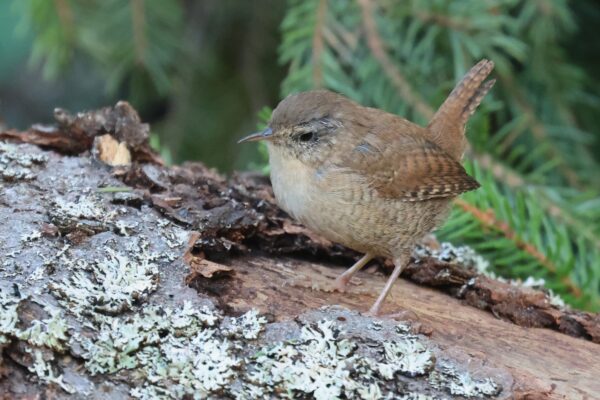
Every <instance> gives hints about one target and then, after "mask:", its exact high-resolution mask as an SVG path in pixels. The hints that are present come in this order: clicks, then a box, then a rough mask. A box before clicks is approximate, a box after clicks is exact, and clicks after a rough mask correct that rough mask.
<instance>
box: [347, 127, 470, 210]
mask: <svg viewBox="0 0 600 400" xmlns="http://www.w3.org/2000/svg"><path fill="white" fill-rule="evenodd" d="M345 158H346V159H345V160H344V162H343V165H345V166H346V167H348V168H349V169H350V170H351V171H352V173H354V174H357V175H360V176H361V180H362V181H363V182H366V183H367V184H368V185H369V186H370V187H371V188H372V189H374V190H375V191H376V192H377V194H378V195H379V196H380V197H383V198H390V199H397V200H401V201H422V200H429V199H437V198H448V197H454V196H458V195H459V194H461V193H464V192H467V191H470V190H474V189H477V188H478V187H479V186H480V185H479V183H478V182H477V181H476V180H475V179H474V178H472V177H470V176H469V175H467V173H466V171H465V169H464V168H463V167H462V165H460V163H459V162H458V161H456V160H455V159H454V158H452V157H451V156H450V155H449V154H447V153H446V152H444V151H443V150H442V149H441V148H439V147H438V146H437V145H435V144H434V143H432V142H430V141H428V140H427V139H425V138H423V137H421V136H419V135H401V134H397V132H393V131H391V132H383V133H382V132H378V133H371V134H368V135H366V136H365V137H364V138H363V140H362V141H360V142H359V143H358V144H357V145H355V146H354V147H353V148H352V149H351V150H350V151H349V152H347V157H345Z"/></svg>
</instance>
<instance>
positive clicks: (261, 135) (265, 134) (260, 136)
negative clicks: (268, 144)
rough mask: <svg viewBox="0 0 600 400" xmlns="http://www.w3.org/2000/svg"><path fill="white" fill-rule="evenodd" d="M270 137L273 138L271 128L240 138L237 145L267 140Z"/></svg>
mask: <svg viewBox="0 0 600 400" xmlns="http://www.w3.org/2000/svg"><path fill="white" fill-rule="evenodd" d="M271 137H273V131H272V130H271V128H267V129H265V130H264V131H261V132H256V133H253V134H251V135H248V136H246V137H244V138H241V139H240V140H238V143H245V142H256V141H257V140H268V139H270V138H271Z"/></svg>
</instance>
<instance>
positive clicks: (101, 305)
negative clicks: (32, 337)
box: [50, 247, 159, 316]
mask: <svg viewBox="0 0 600 400" xmlns="http://www.w3.org/2000/svg"><path fill="white" fill-rule="evenodd" d="M105 251H106V254H107V256H106V258H105V259H103V260H98V261H94V262H92V263H88V262H87V261H85V260H80V262H75V266H76V267H77V268H76V269H75V271H74V272H73V273H72V274H71V275H70V276H69V277H67V278H64V279H62V281H60V282H55V283H53V284H51V285H50V289H51V291H52V292H53V293H54V294H55V295H56V296H57V298H58V299H59V302H61V304H63V305H65V306H66V307H67V308H69V309H70V310H71V311H72V312H73V313H74V314H75V315H78V316H81V315H86V314H88V313H89V312H90V310H91V309H93V310H94V311H96V312H101V313H105V314H118V313H121V312H123V311H125V310H128V309H131V307H132V305H133V304H134V303H139V302H142V301H144V300H145V299H146V298H147V297H148V296H149V295H150V293H152V292H154V291H155V290H156V288H157V287H158V275H159V273H158V265H157V264H156V263H155V262H153V256H152V255H150V254H149V253H148V252H145V251H144V248H139V249H138V252H137V253H135V252H130V253H129V254H122V253H118V252H116V251H114V250H113V249H111V248H109V247H106V248H105Z"/></svg>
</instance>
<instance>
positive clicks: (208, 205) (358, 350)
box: [0, 102, 600, 399]
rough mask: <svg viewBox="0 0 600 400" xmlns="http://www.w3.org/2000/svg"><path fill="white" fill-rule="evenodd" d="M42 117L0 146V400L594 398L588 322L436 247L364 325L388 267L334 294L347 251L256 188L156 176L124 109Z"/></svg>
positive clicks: (139, 128)
mask: <svg viewBox="0 0 600 400" xmlns="http://www.w3.org/2000/svg"><path fill="white" fill-rule="evenodd" d="M57 121H58V125H57V126H56V127H52V128H47V127H35V128H32V129H30V130H29V131H25V132H17V131H6V132H3V133H0V172H1V178H2V180H0V246H1V248H2V251H3V254H4V255H3V259H2V264H0V301H1V306H0V316H1V317H2V318H1V319H0V351H1V355H2V358H1V361H2V362H1V363H0V394H2V395H3V396H4V398H11V399H12V398H37V397H39V396H44V395H45V396H48V397H52V398H106V397H110V398H129V397H131V396H133V397H138V398H153V397H160V396H163V397H164V398H181V397H186V396H188V397H193V396H194V395H195V396H197V397H198V398H207V397H212V398H269V397H271V398H276V397H282V396H285V395H290V396H295V397H297V398H379V397H381V396H386V395H388V396H390V397H392V398H407V399H408V398H414V399H417V398H494V399H496V398H498V399H508V398H519V399H593V398H600V381H598V379H597V377H598V376H600V366H599V364H600V363H599V362H598V361H599V360H600V347H599V343H600V318H599V316H598V315H592V314H588V313H584V312H579V311H573V310H569V309H567V308H564V307H559V306H556V305H553V303H552V301H551V299H550V298H549V296H548V295H547V294H546V293H544V292H541V291H537V290H533V289H530V288H524V287H520V286H515V285H512V284H509V283H503V282H499V281H496V280H493V279H490V278H489V277H486V276H482V275H479V274H478V273H477V272H476V271H475V270H474V269H473V268H472V267H469V266H468V265H467V266H465V265H460V264H459V263H457V262H456V261H455V260H453V257H452V251H454V250H452V251H450V253H451V256H450V257H449V258H445V259H444V260H440V259H439V257H437V258H436V256H435V254H437V253H435V252H433V253H432V254H433V255H434V256H427V254H429V253H428V251H429V250H427V249H428V248H430V247H432V246H433V247H436V246H438V245H437V244H436V243H435V242H432V243H429V244H428V245H424V247H423V249H424V250H422V251H421V252H419V253H418V254H417V256H416V258H415V259H414V260H413V262H412V263H411V265H410V266H409V267H408V268H407V270H406V271H404V272H403V275H402V278H403V279H400V280H399V281H398V282H397V283H396V284H395V285H394V288H393V290H392V293H391V295H390V296H389V299H388V300H387V302H386V305H385V308H384V312H385V313H387V314H388V315H387V316H384V317H382V318H371V317H366V316H363V315H361V312H364V311H366V310H367V309H368V307H369V306H370V305H371V303H372V302H373V301H374V300H375V298H376V296H377V294H378V293H379V291H380V290H381V288H382V287H383V285H384V283H385V276H384V275H385V270H386V268H385V266H386V265H387V261H386V260H378V261H377V262H376V263H373V264H372V265H371V267H370V268H368V269H367V271H365V272H361V273H359V274H358V277H357V278H354V279H353V280H352V282H351V285H350V288H349V290H348V291H347V292H346V293H337V292H333V291H332V290H331V287H332V282H333V280H334V278H335V277H336V276H337V275H338V274H339V273H341V272H342V271H343V269H344V268H345V267H348V266H349V265H350V264H351V263H352V262H353V261H355V260H356V259H357V257H358V256H359V255H358V254H356V253H354V252H353V251H351V250H348V249H346V248H343V247H341V246H339V245H337V244H334V243H331V242H329V241H328V240H326V239H324V238H321V237H319V236H317V235H315V234H314V233H312V232H310V231H309V230H307V229H306V228H304V227H302V226H301V225H299V224H297V223H295V222H294V221H293V220H291V219H289V217H287V216H286V215H285V213H283V212H282V211H281V210H279V209H278V208H277V207H276V205H275V202H274V199H273V195H272V193H271V191H270V187H269V184H268V181H267V180H266V178H263V177H260V176H256V175H252V174H239V175H236V176H234V177H233V178H232V179H230V180H226V179H225V178H224V177H222V176H220V175H219V174H217V173H216V172H214V171H212V170H209V169H207V168H205V167H204V166H203V165H202V164H199V163H186V164H184V165H181V166H174V167H165V166H163V165H161V162H160V159H159V157H158V156H157V155H156V154H155V153H154V152H153V151H152V150H151V149H150V148H149V146H148V142H147V136H148V127H147V125H145V124H142V123H141V122H140V120H139V117H138V116H137V114H136V113H135V111H134V110H133V109H132V108H131V107H130V106H129V105H128V104H126V103H122V102H121V103H119V104H117V106H116V107H114V108H106V109H102V110H99V111H95V112H90V113H86V114H81V115H77V116H75V117H73V116H70V115H69V114H68V113H65V112H63V111H59V112H58V113H57ZM105 135H110V137H106V136H105ZM113 142H114V143H113ZM24 143H30V144H24ZM121 144H124V146H122V145H121ZM124 148H126V149H127V151H129V153H130V154H129V155H127V157H123V154H122V152H123V151H124V150H123V149H124ZM111 149H112V150H111ZM130 159H131V160H132V162H131V163H129V162H128V161H127V160H130ZM123 160H125V162H124V161H123ZM122 162H124V165H119V164H120V163H122ZM110 165H112V166H110ZM455 251H458V250H455ZM429 252H430V251H429ZM430 253H431V252H430ZM446 256H448V253H446ZM251 310H257V311H258V313H253V312H252V311H251ZM319 346H320V347H319ZM159 365H160V366H162V367H164V368H163V369H161V368H159ZM402 396H404V397H402ZM419 396H421V397H419ZM426 396H430V397H426Z"/></svg>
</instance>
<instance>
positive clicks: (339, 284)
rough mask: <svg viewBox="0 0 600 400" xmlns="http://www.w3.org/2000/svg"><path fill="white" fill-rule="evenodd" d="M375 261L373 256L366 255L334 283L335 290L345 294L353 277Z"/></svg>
mask: <svg viewBox="0 0 600 400" xmlns="http://www.w3.org/2000/svg"><path fill="white" fill-rule="evenodd" d="M372 259H373V254H370V253H366V254H365V255H364V256H362V258H361V259H360V260H358V261H357V262H356V263H355V264H354V265H353V266H351V267H350V268H348V269H347V270H346V271H345V272H344V273H343V274H341V275H340V276H338V277H337V279H336V280H335V283H334V286H333V287H334V289H335V290H337V291H338V292H342V293H343V292H345V291H346V286H347V285H348V282H350V279H352V275H354V274H355V273H357V272H358V271H360V270H361V269H362V268H363V267H364V266H365V265H367V263H368V262H369V261H371V260H372Z"/></svg>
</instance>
